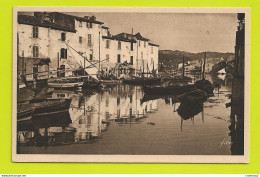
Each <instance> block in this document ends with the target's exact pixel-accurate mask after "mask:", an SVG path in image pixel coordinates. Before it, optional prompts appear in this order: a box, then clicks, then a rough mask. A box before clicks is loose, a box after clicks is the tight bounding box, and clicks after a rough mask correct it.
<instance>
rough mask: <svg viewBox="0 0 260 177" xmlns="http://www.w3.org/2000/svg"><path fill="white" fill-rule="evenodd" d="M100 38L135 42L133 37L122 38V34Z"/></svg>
mask: <svg viewBox="0 0 260 177" xmlns="http://www.w3.org/2000/svg"><path fill="white" fill-rule="evenodd" d="M102 38H104V39H110V40H118V41H123V42H133V43H136V40H134V39H132V40H131V39H126V38H123V37H122V36H117V35H116V36H102Z"/></svg>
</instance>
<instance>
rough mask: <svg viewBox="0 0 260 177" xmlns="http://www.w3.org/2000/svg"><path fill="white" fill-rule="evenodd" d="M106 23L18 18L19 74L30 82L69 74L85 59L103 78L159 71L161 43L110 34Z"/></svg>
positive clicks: (49, 15) (48, 16)
mask: <svg viewBox="0 0 260 177" xmlns="http://www.w3.org/2000/svg"><path fill="white" fill-rule="evenodd" d="M103 24H104V23H103V22H100V21H97V20H96V17H94V16H85V17H78V16H73V15H68V14H63V13H59V12H34V13H33V14H32V15H20V14H19V15H18V27H17V32H18V58H19V59H18V66H19V69H18V74H19V75H25V74H26V79H27V80H33V79H39V78H46V77H47V78H48V77H57V76H71V75H73V71H75V70H78V69H79V68H80V67H81V68H82V67H84V63H86V61H85V60H87V61H89V62H91V63H94V64H95V67H97V68H98V69H99V71H100V74H101V75H102V76H111V75H112V76H113V77H116V78H121V77H130V76H135V75H139V76H142V75H144V74H143V73H146V74H145V76H148V77H149V76H151V73H152V71H156V70H157V69H158V47H159V45H157V44H153V43H151V42H150V40H149V39H147V38H144V37H142V36H141V34H140V33H136V34H127V33H120V34H117V35H111V34H110V30H109V28H108V27H106V26H104V25H103ZM85 67H88V65H87V64H86V65H85ZM58 71H59V72H58ZM64 71H66V72H64ZM86 71H87V69H86ZM36 73H37V74H36Z"/></svg>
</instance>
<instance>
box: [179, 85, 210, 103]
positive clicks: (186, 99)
mask: <svg viewBox="0 0 260 177" xmlns="http://www.w3.org/2000/svg"><path fill="white" fill-rule="evenodd" d="M207 96H208V94H207V93H206V92H204V91H202V90H199V89H197V90H193V91H190V92H187V93H184V94H182V95H179V96H178V100H179V101H180V102H181V103H185V104H195V103H200V102H203V101H205V100H206V98H207Z"/></svg>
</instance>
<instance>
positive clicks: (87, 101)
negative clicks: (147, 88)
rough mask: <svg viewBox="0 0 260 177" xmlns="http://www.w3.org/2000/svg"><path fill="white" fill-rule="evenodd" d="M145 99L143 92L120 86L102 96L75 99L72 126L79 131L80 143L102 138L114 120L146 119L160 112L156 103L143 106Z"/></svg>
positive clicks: (76, 135)
mask: <svg viewBox="0 0 260 177" xmlns="http://www.w3.org/2000/svg"><path fill="white" fill-rule="evenodd" d="M141 98H142V93H141V92H140V90H138V88H136V87H133V86H129V85H117V86H116V87H114V88H111V89H110V90H109V91H107V92H104V93H102V94H100V93H96V94H94V95H88V96H86V97H79V98H76V97H75V98H74V99H73V100H72V103H71V109H70V115H71V119H72V124H71V126H72V127H74V128H76V133H75V138H76V141H77V140H87V139H89V138H91V137H97V136H100V134H101V132H102V131H105V130H107V126H108V125H109V121H111V120H123V119H125V120H127V119H129V118H143V117H145V116H146V114H147V113H150V112H154V111H156V110H157V101H156V100H152V101H148V102H145V103H143V104H141V102H140V99H141ZM84 110H85V111H84Z"/></svg>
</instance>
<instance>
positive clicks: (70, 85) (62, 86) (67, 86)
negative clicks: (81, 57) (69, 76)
mask: <svg viewBox="0 0 260 177" xmlns="http://www.w3.org/2000/svg"><path fill="white" fill-rule="evenodd" d="M48 86H49V87H51V88H56V89H73V88H78V87H82V86H83V82H68V83H64V82H61V83H58V82H57V83H55V82H52V83H51V82H49V83H48Z"/></svg>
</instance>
